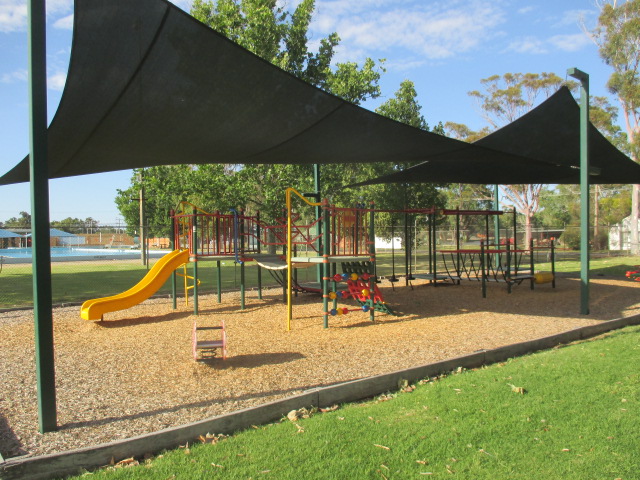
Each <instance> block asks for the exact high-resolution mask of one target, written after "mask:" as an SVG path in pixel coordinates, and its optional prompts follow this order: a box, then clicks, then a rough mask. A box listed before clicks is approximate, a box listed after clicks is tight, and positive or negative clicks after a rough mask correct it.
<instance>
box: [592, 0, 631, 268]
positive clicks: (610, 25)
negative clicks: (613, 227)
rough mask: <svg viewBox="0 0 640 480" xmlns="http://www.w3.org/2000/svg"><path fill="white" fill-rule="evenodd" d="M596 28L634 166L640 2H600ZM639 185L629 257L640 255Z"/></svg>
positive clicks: (594, 37)
mask: <svg viewBox="0 0 640 480" xmlns="http://www.w3.org/2000/svg"><path fill="white" fill-rule="evenodd" d="M598 5H599V7H600V16H599V17H598V24H597V26H596V28H595V29H594V30H593V31H592V32H591V34H592V38H593V40H594V41H595V42H596V44H597V45H598V47H599V49H600V56H601V57H602V59H603V60H604V62H605V63H606V64H607V65H609V66H610V67H611V68H612V69H613V73H612V74H611V76H610V77H609V81H608V82H607V87H608V88H609V91H610V92H611V93H612V94H614V95H615V96H616V97H617V99H618V102H619V103H620V108H621V110H622V116H623V119H624V124H625V127H626V132H627V137H628V142H629V153H630V154H631V157H632V158H633V160H635V161H636V162H637V161H638V159H639V156H638V153H639V147H640V139H639V135H640V76H639V73H640V72H639V67H640V0H628V1H624V2H622V1H617V0H610V1H604V0H602V1H600V2H599V3H598ZM639 192H640V185H633V191H632V195H631V218H632V219H635V221H631V222H630V224H631V245H630V247H631V254H632V255H638V253H640V243H639V235H638V221H637V219H638V216H639V213H640V212H639V203H638V195H639Z"/></svg>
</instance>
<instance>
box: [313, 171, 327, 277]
mask: <svg viewBox="0 0 640 480" xmlns="http://www.w3.org/2000/svg"><path fill="white" fill-rule="evenodd" d="M321 186H322V182H321V179H320V165H318V164H317V163H314V164H313V188H314V189H315V194H316V195H315V199H314V200H315V201H316V202H320V188H321ZM314 209H315V214H316V238H317V240H316V252H318V254H319V253H320V246H321V245H322V241H321V235H322V223H323V222H321V221H320V217H321V216H322V213H323V212H322V207H320V206H318V205H316V206H315V207H314ZM325 213H326V211H325ZM325 225H328V223H325ZM322 272H323V267H322V265H318V266H317V267H316V282H318V283H319V284H321V283H322Z"/></svg>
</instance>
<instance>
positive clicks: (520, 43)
mask: <svg viewBox="0 0 640 480" xmlns="http://www.w3.org/2000/svg"><path fill="white" fill-rule="evenodd" d="M505 51H506V52H516V53H530V54H536V55H539V54H543V53H547V52H548V50H547V49H546V47H545V42H544V41H542V40H539V39H537V38H536V37H525V38H519V39H517V40H514V41H513V42H511V43H509V45H507V48H506V49H505Z"/></svg>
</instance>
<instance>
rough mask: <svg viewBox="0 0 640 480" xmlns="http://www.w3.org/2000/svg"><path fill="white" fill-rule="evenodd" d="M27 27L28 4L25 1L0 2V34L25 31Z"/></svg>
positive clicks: (9, 0) (5, 0)
mask: <svg viewBox="0 0 640 480" xmlns="http://www.w3.org/2000/svg"><path fill="white" fill-rule="evenodd" d="M26 25H27V3H26V1H23V0H0V32H4V33H10V32H17V31H21V30H24V29H25V27H26Z"/></svg>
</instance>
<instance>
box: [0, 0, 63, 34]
mask: <svg viewBox="0 0 640 480" xmlns="http://www.w3.org/2000/svg"><path fill="white" fill-rule="evenodd" d="M46 8H47V19H48V20H49V21H52V22H54V23H55V22H57V21H58V19H59V17H60V15H66V14H68V13H69V12H71V11H72V10H73V0H47V4H46ZM26 28H27V0H0V32H4V33H11V32H20V31H24V30H26Z"/></svg>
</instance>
